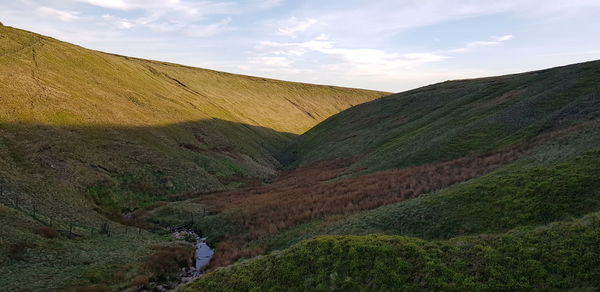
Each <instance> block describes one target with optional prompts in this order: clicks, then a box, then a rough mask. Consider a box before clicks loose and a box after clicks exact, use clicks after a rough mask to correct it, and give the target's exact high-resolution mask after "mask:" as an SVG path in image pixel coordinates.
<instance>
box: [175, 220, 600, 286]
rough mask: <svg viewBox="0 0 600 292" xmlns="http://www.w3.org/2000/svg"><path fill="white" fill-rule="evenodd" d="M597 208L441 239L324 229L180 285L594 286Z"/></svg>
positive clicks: (599, 227)
mask: <svg viewBox="0 0 600 292" xmlns="http://www.w3.org/2000/svg"><path fill="white" fill-rule="evenodd" d="M599 245H600V214H598V213H595V214H591V215H589V216H586V217H584V218H581V219H578V220H572V221H566V222H561V223H555V224H550V225H547V226H541V227H538V228H521V229H516V230H513V231H510V232H508V233H504V234H499V235H482V236H477V237H458V238H454V239H451V240H447V241H425V240H421V239H417V238H409V237H401V236H385V235H369V236H336V237H333V236H327V237H318V238H316V239H313V240H309V241H305V242H302V243H300V244H298V245H295V246H293V247H291V248H289V249H287V250H285V251H282V252H279V253H273V254H271V255H267V256H264V257H260V258H257V259H255V260H250V261H247V262H243V263H240V264H237V265H234V266H232V267H229V268H225V269H220V270H217V271H215V272H213V273H210V274H208V275H205V276H203V277H201V278H200V279H199V280H197V281H196V282H194V283H192V284H190V285H187V286H184V287H182V288H180V289H179V290H178V291H188V292H190V291H285V290H292V291H306V290H311V291H405V290H408V291H417V290H425V291H482V290H484V291H487V290H581V291H588V290H595V289H596V288H597V287H598V286H599V285H600V280H599V279H600V268H599V267H600V252H599V251H598V246H599Z"/></svg>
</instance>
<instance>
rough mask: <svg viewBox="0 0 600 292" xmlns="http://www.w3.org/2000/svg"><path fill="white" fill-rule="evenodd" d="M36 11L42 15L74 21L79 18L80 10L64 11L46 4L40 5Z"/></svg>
mask: <svg viewBox="0 0 600 292" xmlns="http://www.w3.org/2000/svg"><path fill="white" fill-rule="evenodd" d="M36 13H37V14H38V15H40V16H45V17H52V18H56V19H60V20H62V21H66V22H69V21H73V20H76V19H77V18H79V16H78V14H79V13H78V12H73V11H64V10H59V9H54V8H50V7H46V6H41V7H38V8H37V9H36Z"/></svg>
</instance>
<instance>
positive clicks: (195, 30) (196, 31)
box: [187, 17, 231, 37]
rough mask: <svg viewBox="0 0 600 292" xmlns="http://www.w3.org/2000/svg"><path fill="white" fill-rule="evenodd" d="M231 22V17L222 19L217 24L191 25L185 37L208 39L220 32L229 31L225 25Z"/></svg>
mask: <svg viewBox="0 0 600 292" xmlns="http://www.w3.org/2000/svg"><path fill="white" fill-rule="evenodd" d="M230 22H231V17H227V18H225V19H222V20H221V21H219V22H216V23H212V24H209V25H191V26H189V27H188V28H187V35H189V36H192V37H210V36H213V35H216V34H218V33H220V32H223V31H227V30H230V28H228V27H227V25H228V24H229V23H230Z"/></svg>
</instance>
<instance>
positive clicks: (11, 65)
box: [0, 26, 385, 291]
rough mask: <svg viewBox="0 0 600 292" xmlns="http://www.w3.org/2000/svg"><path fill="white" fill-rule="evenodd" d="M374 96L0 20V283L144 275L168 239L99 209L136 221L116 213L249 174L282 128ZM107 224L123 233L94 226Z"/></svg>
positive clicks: (123, 280) (60, 283)
mask: <svg viewBox="0 0 600 292" xmlns="http://www.w3.org/2000/svg"><path fill="white" fill-rule="evenodd" d="M384 94H385V93H383V92H375V91H368V90H360V89H350V88H340V87H333V86H319V85H311V84H302V83H292V82H284V81H278V80H271V79H264V78H257V77H249V76H241V75H235V74H228V73H222V72H216V71H211V70H204V69H198V68H192V67H186V66H181V65H176V64H169V63H163V62H157V61H149V60H142V59H136V58H130V57H124V56H117V55H111V54H107V53H102V52H97V51H92V50H88V49H85V48H81V47H78V46H75V45H71V44H68V43H64V42H60V41H58V40H55V39H52V38H49V37H45V36H41V35H37V34H34V33H31V32H27V31H23V30H19V29H15V28H10V27H5V26H0V105H1V106H0V225H2V226H9V227H7V228H2V229H1V230H0V274H2V277H0V286H2V287H4V288H6V289H9V290H12V291H18V290H24V291H36V290H43V289H44V287H45V288H47V289H48V290H58V291H65V290H67V289H68V288H70V287H75V286H90V285H98V286H102V287H105V288H107V289H109V291H110V290H122V289H125V288H127V287H129V286H131V285H133V284H131V285H130V281H133V279H134V278H135V277H136V276H140V277H150V278H151V277H154V276H153V275H154V274H156V273H153V272H152V271H146V270H144V269H143V265H144V262H145V261H147V260H148V259H147V257H148V256H150V255H152V254H153V252H154V251H155V249H156V248H158V247H160V248H167V247H165V246H168V245H169V244H170V243H169V240H170V239H169V238H168V237H163V236H157V235H155V234H145V233H144V232H142V233H141V234H140V235H139V236H132V234H131V233H129V234H127V233H126V231H127V230H128V229H127V228H128V227H126V226H125V225H121V224H118V223H116V222H111V221H107V217H108V218H110V219H113V220H115V221H119V222H121V223H127V224H142V223H141V222H138V221H139V220H136V218H132V216H131V214H130V213H129V212H130V211H132V210H135V209H138V208H140V207H145V206H149V205H151V204H152V203H153V202H156V201H160V200H162V201H171V200H176V199H177V198H179V197H181V196H187V195H189V194H195V193H205V192H212V191H220V190H228V189H235V188H238V187H240V186H241V185H244V184H254V183H260V182H261V181H262V180H264V179H269V178H271V177H273V176H275V175H276V174H277V172H278V169H279V168H280V167H281V164H280V162H279V161H278V160H277V159H276V158H275V156H276V154H277V153H278V152H279V151H280V150H281V148H282V147H283V146H284V145H285V144H286V143H288V142H289V141H290V139H292V138H293V137H295V136H296V135H298V134H301V133H303V132H304V131H306V130H308V129H309V128H310V127H312V126H314V125H316V124H317V123H319V122H320V121H322V120H323V119H325V118H327V117H329V116H331V115H332V114H335V113H337V112H339V111H341V110H343V109H346V108H348V107H350V106H353V105H356V104H359V103H362V102H365V101H369V100H372V99H375V98H378V97H380V96H382V95H384ZM190 206H191V207H190ZM185 207H186V208H185V210H186V211H187V212H191V211H198V210H202V207H200V206H196V205H187V206H185ZM195 208H196V209H195ZM122 215H127V216H122ZM132 221H136V222H132ZM106 222H108V223H109V224H111V226H113V228H115V230H118V232H119V233H120V234H121V233H125V235H123V236H115V237H112V238H108V237H106V236H99V237H98V236H95V234H97V232H98V230H99V228H100V225H101V224H103V223H106ZM72 226H74V231H73V232H74V234H75V235H69V232H68V231H69V230H70V229H71V227H72ZM129 228H132V227H129ZM129 230H130V232H131V229H129ZM65 232H67V235H65ZM94 232H95V233H94ZM115 232H116V231H115ZM17 254H22V256H16V255H17ZM167 266H168V265H167ZM176 268H177V267H176ZM59 271H60V272H59ZM34 278H35V279H36V280H35V281H33V280H31V279H34ZM138 280H139V279H138ZM133 286H135V285H133Z"/></svg>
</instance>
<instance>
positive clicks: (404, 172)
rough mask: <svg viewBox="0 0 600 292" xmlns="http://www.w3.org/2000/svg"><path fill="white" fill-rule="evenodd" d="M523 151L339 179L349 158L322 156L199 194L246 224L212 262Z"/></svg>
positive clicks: (470, 174)
mask: <svg viewBox="0 0 600 292" xmlns="http://www.w3.org/2000/svg"><path fill="white" fill-rule="evenodd" d="M522 151H523V150H522V147H513V148H511V149H509V150H506V151H503V152H498V153H494V154H488V155H481V156H474V157H471V156H470V157H463V158H459V159H455V160H451V161H446V162H439V163H431V164H427V165H422V166H415V167H409V168H403V169H395V170H388V171H382V172H378V173H374V174H369V175H365V176H361V177H353V178H347V179H338V180H332V179H334V178H336V177H339V176H340V175H342V174H343V173H344V170H345V169H346V168H347V166H348V165H350V163H351V160H333V161H324V162H320V163H317V164H314V165H312V166H310V167H304V168H301V169H298V170H296V171H294V172H291V173H289V174H287V175H284V176H282V177H281V178H280V179H279V180H278V181H276V182H275V183H273V184H271V185H268V186H262V187H254V188H249V189H244V190H241V191H236V192H229V193H219V194H213V195H210V196H206V197H203V198H201V199H199V201H200V202H202V203H205V204H207V205H209V206H212V207H213V208H214V211H217V212H222V211H225V210H237V211H238V214H239V224H240V225H241V226H242V227H243V228H244V229H245V230H248V232H247V233H246V234H242V235H236V236H230V237H227V238H225V240H223V241H221V242H220V243H219V244H218V245H217V247H216V254H215V256H214V257H213V261H212V263H211V266H213V267H215V266H223V265H227V264H230V263H232V262H234V261H235V260H237V259H239V258H247V257H252V256H255V255H259V254H262V253H263V252H264V248H262V247H252V248H246V247H244V246H245V244H246V243H247V242H249V241H252V240H256V239H261V238H265V237H268V236H272V235H274V234H276V233H278V232H280V231H282V230H284V229H286V228H289V227H291V226H295V225H298V224H301V223H303V222H307V221H310V220H314V219H319V218H323V217H324V216H330V215H334V214H351V213H354V212H357V211H361V210H367V209H373V208H376V207H379V206H383V205H388V204H392V203H397V202H400V201H403V200H406V199H410V198H414V197H417V196H419V195H422V194H425V193H429V192H431V191H434V190H437V189H441V188H444V187H447V186H449V185H452V184H455V183H458V182H463V181H466V180H469V179H472V178H475V177H479V176H481V175H484V174H486V173H488V172H490V171H492V170H494V169H496V168H498V167H500V166H502V165H504V164H505V163H507V162H509V161H511V160H513V159H515V158H516V157H518V156H519V155H520V154H521V152H522Z"/></svg>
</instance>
